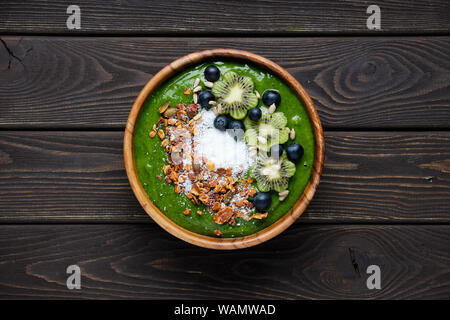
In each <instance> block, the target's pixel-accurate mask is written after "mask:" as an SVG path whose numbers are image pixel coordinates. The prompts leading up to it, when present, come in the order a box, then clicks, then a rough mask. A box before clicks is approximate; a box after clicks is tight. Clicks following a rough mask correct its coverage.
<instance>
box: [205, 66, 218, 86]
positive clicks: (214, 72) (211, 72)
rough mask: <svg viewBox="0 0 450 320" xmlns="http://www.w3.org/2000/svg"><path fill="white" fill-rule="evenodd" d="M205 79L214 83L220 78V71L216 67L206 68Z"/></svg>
mask: <svg viewBox="0 0 450 320" xmlns="http://www.w3.org/2000/svg"><path fill="white" fill-rule="evenodd" d="M205 78H206V80H208V81H211V82H215V81H217V80H219V78H220V70H219V68H217V67H216V66H207V67H206V69H205Z"/></svg>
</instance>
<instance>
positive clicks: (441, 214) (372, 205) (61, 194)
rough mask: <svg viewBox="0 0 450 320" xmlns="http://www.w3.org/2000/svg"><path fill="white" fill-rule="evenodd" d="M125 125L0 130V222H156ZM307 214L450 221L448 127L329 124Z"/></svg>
mask: <svg viewBox="0 0 450 320" xmlns="http://www.w3.org/2000/svg"><path fill="white" fill-rule="evenodd" d="M122 138H123V136H122V132H58V131H52V132H45V131H43V132H34V131H27V132H22V131H2V132H0V222H2V223H13V222H26V223H29V222H34V223H48V222H144V223H147V222H151V220H150V219H149V218H148V217H147V215H146V214H145V212H144V211H143V210H142V209H141V208H140V206H139V204H138V202H137V200H136V199H135V198H134V196H133V193H132V191H131V188H130V186H129V183H128V180H127V178H126V175H125V169H124V165H123V158H122ZM325 142H326V155H325V156H326V158H325V167H324V172H323V175H322V179H321V183H320V185H319V188H318V191H317V193H316V195H315V197H314V199H313V201H312V202H311V204H310V205H309V207H308V209H307V210H306V212H305V213H304V214H303V215H302V217H301V218H300V221H301V222H303V223H311V222H315V223H330V222H331V223H338V222H339V223H345V222H382V223H420V222H426V223H439V222H445V223H449V222H450V216H449V212H450V202H449V199H450V132H438V131H436V132H325Z"/></svg>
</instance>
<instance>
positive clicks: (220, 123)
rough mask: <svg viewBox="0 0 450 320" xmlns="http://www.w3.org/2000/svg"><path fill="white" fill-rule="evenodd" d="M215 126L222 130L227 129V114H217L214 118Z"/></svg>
mask: <svg viewBox="0 0 450 320" xmlns="http://www.w3.org/2000/svg"><path fill="white" fill-rule="evenodd" d="M214 127H215V128H216V129H219V130H220V131H225V130H226V129H227V127H228V118H227V117H226V116H223V115H221V116H217V117H216V118H215V119H214Z"/></svg>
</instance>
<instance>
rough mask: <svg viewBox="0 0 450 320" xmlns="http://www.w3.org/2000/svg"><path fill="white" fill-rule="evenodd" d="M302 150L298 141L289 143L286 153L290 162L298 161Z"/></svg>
mask: <svg viewBox="0 0 450 320" xmlns="http://www.w3.org/2000/svg"><path fill="white" fill-rule="evenodd" d="M303 153H304V150H303V147H302V146H301V145H299V144H298V143H293V144H291V145H289V146H288V147H287V149H286V154H287V157H288V159H289V160H291V161H292V162H298V161H299V160H300V159H301V158H302V156H303Z"/></svg>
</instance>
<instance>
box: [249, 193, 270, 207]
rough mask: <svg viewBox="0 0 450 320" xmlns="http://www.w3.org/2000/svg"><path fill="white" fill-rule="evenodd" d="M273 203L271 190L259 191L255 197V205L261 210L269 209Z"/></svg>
mask: <svg viewBox="0 0 450 320" xmlns="http://www.w3.org/2000/svg"><path fill="white" fill-rule="evenodd" d="M271 203H272V197H271V196H270V193H269V192H259V193H258V194H257V195H256V196H255V197H254V198H253V205H254V206H255V208H256V210H257V211H259V212H261V211H266V210H267V209H269V207H270V204H271Z"/></svg>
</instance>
